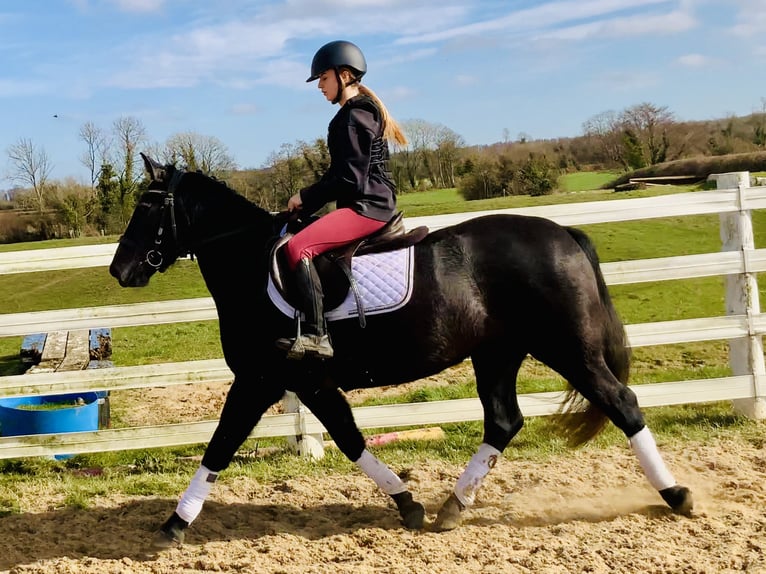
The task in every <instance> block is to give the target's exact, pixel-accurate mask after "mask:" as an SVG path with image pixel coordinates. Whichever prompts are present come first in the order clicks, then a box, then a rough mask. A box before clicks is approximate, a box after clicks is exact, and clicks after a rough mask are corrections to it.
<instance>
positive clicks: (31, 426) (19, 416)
mask: <svg viewBox="0 0 766 574" xmlns="http://www.w3.org/2000/svg"><path fill="white" fill-rule="evenodd" d="M77 399H82V400H83V402H84V404H80V405H72V406H66V407H61V408H56V409H44V410H38V409H24V408H19V407H22V406H29V405H32V406H34V405H42V404H47V403H67V402H70V403H71V402H74V401H76V400H77ZM92 430H98V395H97V394H96V393H73V394H68V395H47V396H41V397H18V398H11V399H0V436H18V435H30V434H52V433H65V432H78V431H92Z"/></svg>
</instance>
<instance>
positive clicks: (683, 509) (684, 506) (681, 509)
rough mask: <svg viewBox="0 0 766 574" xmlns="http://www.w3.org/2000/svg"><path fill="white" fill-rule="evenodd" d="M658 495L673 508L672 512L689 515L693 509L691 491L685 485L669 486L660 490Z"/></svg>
mask: <svg viewBox="0 0 766 574" xmlns="http://www.w3.org/2000/svg"><path fill="white" fill-rule="evenodd" d="M660 496H662V499H663V500H664V501H665V502H667V503H668V506H670V508H672V509H673V512H675V513H677V514H681V515H683V516H691V514H692V510H694V500H693V499H692V492H691V490H689V489H688V488H686V487H685V486H679V485H675V486H671V487H670V488H664V489H662V490H660Z"/></svg>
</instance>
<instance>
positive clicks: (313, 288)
mask: <svg viewBox="0 0 766 574" xmlns="http://www.w3.org/2000/svg"><path fill="white" fill-rule="evenodd" d="M366 72H367V62H366V61H365V58H364V54H362V51H361V50H360V49H359V48H358V47H357V46H355V45H354V44H352V43H351V42H345V41H342V40H339V41H335V42H330V43H329V44H325V45H324V46H322V47H321V48H320V49H319V50H318V51H317V53H316V54H315V55H314V59H313V60H312V62H311V76H310V77H309V78H308V80H306V81H307V82H313V81H314V80H317V79H318V80H319V89H320V90H321V92H322V94H323V95H324V97H325V98H327V100H328V101H329V102H331V103H333V104H338V105H339V106H340V110H338V112H337V114H335V117H334V118H333V119H332V120H331V121H330V125H329V127H328V132H327V147H328V150H329V152H330V167H329V168H328V170H327V172H326V173H325V174H324V175H323V176H322V178H321V179H320V180H319V181H317V182H316V183H314V184H313V185H310V186H308V187H306V188H304V189H302V190H300V191H299V192H298V193H296V194H295V195H293V196H292V197H291V198H290V199H289V200H288V202H287V209H288V210H289V211H300V212H301V213H302V214H303V215H311V214H313V213H314V212H316V211H318V210H319V209H321V208H322V207H323V206H324V205H325V204H326V203H328V202H331V201H335V203H336V209H335V210H334V211H332V212H330V213H328V214H327V215H324V216H323V217H321V218H319V219H318V220H316V221H315V222H314V223H312V224H311V225H309V226H308V227H306V228H305V229H303V230H301V231H300V232H298V233H296V234H295V236H293V237H292V238H291V239H290V240H289V241H288V243H287V245H286V246H285V255H286V257H287V262H288V265H289V266H290V268H291V269H293V270H294V271H295V277H296V280H297V285H298V290H299V291H300V293H301V305H300V306H301V307H302V308H303V310H304V314H305V317H306V320H305V323H304V326H303V328H302V329H299V331H298V334H297V335H296V337H295V338H294V339H279V340H278V341H277V345H278V346H279V347H280V348H284V349H287V350H288V353H287V356H288V357H290V358H293V359H300V358H302V357H303V356H304V355H307V354H308V355H313V356H315V357H319V358H330V357H332V356H333V348H332V346H331V344H330V339H329V337H328V336H327V330H326V328H325V323H324V318H323V307H322V295H323V294H322V286H321V284H320V282H319V277H318V275H317V272H316V269H315V268H314V264H313V262H312V258H313V257H315V256H317V255H319V254H320V253H324V252H325V251H329V250H330V249H333V248H335V247H340V246H342V245H345V244H348V243H351V242H352V241H354V240H356V239H359V238H361V237H365V236H367V235H370V234H372V233H374V232H376V231H378V230H379V229H381V228H382V227H383V226H384V225H385V224H386V223H387V222H388V221H389V220H390V219H391V218H392V217H393V215H394V212H395V209H396V187H395V184H394V182H393V180H392V179H391V174H390V173H389V170H388V159H389V150H388V142H389V141H393V142H395V143H396V144H399V145H405V144H406V143H407V139H406V137H405V136H404V134H403V133H402V130H401V128H400V127H399V125H398V124H397V123H396V121H395V120H394V119H393V118H391V116H390V115H389V113H388V110H387V109H386V107H385V105H383V102H381V101H380V99H379V98H378V97H377V96H376V95H375V93H374V92H373V91H372V90H370V89H369V88H367V87H366V86H363V85H362V84H361V79H362V76H364V74H365V73H366Z"/></svg>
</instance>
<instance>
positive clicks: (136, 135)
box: [112, 116, 146, 224]
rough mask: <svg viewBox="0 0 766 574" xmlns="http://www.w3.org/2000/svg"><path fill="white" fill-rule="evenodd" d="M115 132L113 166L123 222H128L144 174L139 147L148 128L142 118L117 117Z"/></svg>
mask: <svg viewBox="0 0 766 574" xmlns="http://www.w3.org/2000/svg"><path fill="white" fill-rule="evenodd" d="M112 130H113V132H114V145H115V150H114V157H115V162H113V163H112V167H113V168H114V169H115V171H116V172H117V177H118V181H119V190H120V194H119V203H120V208H121V210H122V215H121V219H122V223H123V224H125V223H127V220H128V218H129V217H130V214H131V213H132V212H133V206H134V204H135V200H136V199H137V196H138V182H139V180H140V179H141V177H142V176H143V164H141V163H140V162H137V161H136V153H137V150H138V147H139V146H140V145H142V144H144V143H145V142H146V130H145V129H144V126H143V124H142V123H141V120H139V119H138V118H134V117H131V116H124V117H120V118H118V119H116V120H115V121H114V124H113V125H112Z"/></svg>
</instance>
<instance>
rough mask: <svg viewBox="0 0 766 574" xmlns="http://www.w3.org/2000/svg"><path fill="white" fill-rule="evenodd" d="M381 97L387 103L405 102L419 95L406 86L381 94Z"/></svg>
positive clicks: (396, 87) (389, 89)
mask: <svg viewBox="0 0 766 574" xmlns="http://www.w3.org/2000/svg"><path fill="white" fill-rule="evenodd" d="M381 92H383V90H381ZM379 95H380V97H381V98H382V99H383V101H385V102H401V101H403V100H411V99H412V98H414V97H415V96H416V95H417V92H416V91H415V90H413V89H412V88H408V87H406V86H395V87H393V88H388V89H386V90H385V91H384V92H383V93H379Z"/></svg>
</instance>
